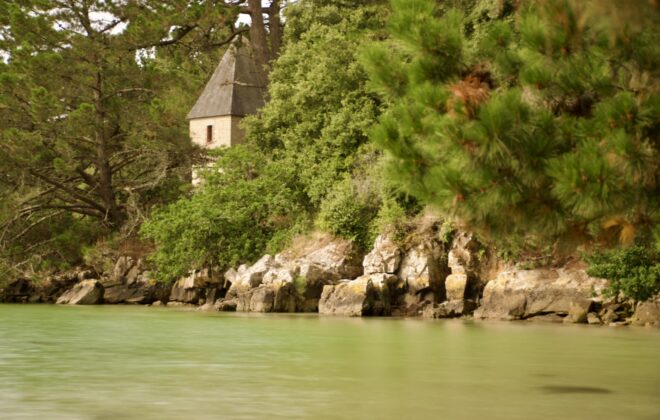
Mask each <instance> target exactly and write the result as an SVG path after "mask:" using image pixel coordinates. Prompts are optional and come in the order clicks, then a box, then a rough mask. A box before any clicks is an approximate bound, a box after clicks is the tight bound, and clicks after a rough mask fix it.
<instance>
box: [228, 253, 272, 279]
mask: <svg viewBox="0 0 660 420" xmlns="http://www.w3.org/2000/svg"><path fill="white" fill-rule="evenodd" d="M273 263H274V259H273V257H271V256H270V255H264V256H263V257H261V258H260V259H259V260H258V261H257V262H256V263H254V264H253V265H251V266H250V267H245V266H241V267H239V269H238V272H237V275H236V277H235V282H236V283H243V284H247V285H249V286H250V287H257V286H259V285H260V284H261V282H262V281H263V278H264V274H266V273H267V272H268V271H269V270H270V269H271V268H273V266H274V264H273Z"/></svg>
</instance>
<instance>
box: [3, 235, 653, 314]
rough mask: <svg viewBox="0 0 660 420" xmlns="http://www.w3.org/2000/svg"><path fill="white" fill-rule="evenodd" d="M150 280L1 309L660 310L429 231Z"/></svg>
mask: <svg viewBox="0 0 660 420" xmlns="http://www.w3.org/2000/svg"><path fill="white" fill-rule="evenodd" d="M152 273H153V272H152V271H151V270H149V267H148V266H147V264H145V263H144V261H143V260H142V259H139V258H133V257H131V256H122V257H120V258H118V259H117V261H116V262H115V264H114V267H113V269H112V270H110V271H109V272H107V273H98V272H96V271H93V270H84V269H79V270H76V271H73V272H69V273H65V274H62V275H59V276H53V277H49V278H47V279H45V280H44V281H41V282H36V283H35V282H30V281H27V280H24V279H18V280H16V281H14V282H12V283H10V284H9V285H8V286H7V287H5V288H4V289H2V290H0V301H4V302H23V303H39V302H44V303H58V304H140V305H152V306H163V305H167V306H175V307H176V306H190V307H198V309H200V310H205V311H225V312H229V311H236V312H260V313H268V312H279V313H293V312H301V313H319V314H321V315H340V316H349V317H360V316H399V317H423V318H461V317H462V318H472V319H489V320H531V321H542V322H562V323H579V324H592V325H611V326H621V325H628V324H635V325H650V326H656V327H658V326H660V299H657V298H656V299H651V300H649V301H647V302H642V303H635V302H633V301H631V300H628V299H623V298H621V297H618V298H612V297H607V296H606V295H605V293H604V292H605V290H606V287H607V280H605V279H599V278H594V277H590V276H589V275H587V273H586V271H585V266H584V264H581V263H580V262H579V261H577V262H576V261H572V262H570V263H568V264H564V265H563V266H558V267H543V268H534V269H523V268H520V265H516V264H513V263H511V262H504V261H502V260H500V259H498V258H497V257H496V255H495V253H494V252H492V250H490V249H488V248H486V247H485V246H483V245H482V244H480V243H479V242H478V241H477V240H476V239H475V238H474V237H472V236H471V235H470V234H467V233H461V232H453V233H452V234H451V235H448V234H447V233H446V232H443V231H442V230H441V229H440V228H439V227H438V225H437V224H434V223H427V224H426V225H425V226H423V227H421V228H419V229H418V231H417V232H415V234H413V235H411V236H410V237H409V238H408V240H407V241H406V242H405V243H400V242H396V241H395V240H393V239H392V238H391V237H390V236H388V235H381V236H379V237H378V238H377V240H376V241H375V243H374V246H373V248H372V249H371V250H370V251H369V252H367V253H364V252H361V251H360V250H359V249H358V248H357V247H356V246H355V245H354V244H353V243H351V242H349V241H345V240H339V239H336V238H328V237H324V238H314V240H311V241H308V242H307V243H304V244H298V246H297V247H292V248H291V249H289V250H287V251H286V252H283V253H281V254H278V255H275V256H270V255H265V256H264V257H262V258H261V259H259V260H258V261H257V262H255V263H254V264H252V265H242V266H240V267H237V268H236V269H230V270H228V271H226V272H225V273H219V272H218V271H217V270H211V269H203V270H196V271H193V272H191V273H190V274H189V275H188V276H186V277H183V278H180V279H178V280H177V281H176V282H174V283H173V284H165V283H162V282H159V281H157V280H156V279H155V277H154V275H153V274H152Z"/></svg>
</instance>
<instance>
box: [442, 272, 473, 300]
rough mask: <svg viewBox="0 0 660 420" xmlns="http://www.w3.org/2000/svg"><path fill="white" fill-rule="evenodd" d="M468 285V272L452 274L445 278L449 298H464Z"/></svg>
mask: <svg viewBox="0 0 660 420" xmlns="http://www.w3.org/2000/svg"><path fill="white" fill-rule="evenodd" d="M467 287H468V276H467V274H450V275H448V276H447V279H446V280H445V290H446V291H447V299H448V300H463V299H465V298H466V292H467Z"/></svg>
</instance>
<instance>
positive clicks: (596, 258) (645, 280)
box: [587, 246, 660, 301]
mask: <svg viewBox="0 0 660 420" xmlns="http://www.w3.org/2000/svg"><path fill="white" fill-rule="evenodd" d="M587 260H588V261H589V263H591V267H589V269H588V270H587V273H588V274H589V275H590V276H595V277H603V278H606V279H608V280H609V281H610V285H609V287H608V290H607V292H608V294H609V295H611V296H616V295H618V294H619V292H623V294H624V295H625V296H627V297H630V298H633V299H635V300H638V301H644V300H647V299H649V298H651V297H652V296H654V295H655V294H658V293H660V261H658V256H657V254H655V253H654V252H653V251H650V250H649V249H647V248H643V247H641V246H634V247H631V248H625V249H614V250H610V251H606V252H602V253H597V254H594V255H591V256H590V257H588V258H587Z"/></svg>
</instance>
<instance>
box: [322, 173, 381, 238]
mask: <svg viewBox="0 0 660 420" xmlns="http://www.w3.org/2000/svg"><path fill="white" fill-rule="evenodd" d="M378 208H379V202H378V198H377V197H376V195H375V194H374V193H373V191H371V189H370V188H368V187H367V188H362V189H361V188H360V187H359V185H357V183H356V182H354V181H353V180H352V179H351V178H345V179H344V180H343V181H342V182H340V183H338V184H336V185H335V186H334V188H333V189H332V191H330V193H329V194H328V197H326V199H325V200H324V201H323V202H322V203H321V209H320V211H319V214H318V219H317V221H318V224H319V227H320V228H321V229H322V230H324V231H326V232H328V233H331V234H333V235H337V236H340V237H342V238H345V239H349V240H352V241H354V242H355V243H356V244H358V246H360V247H362V248H366V247H368V246H369V244H370V239H371V237H370V235H369V233H370V229H369V226H370V225H371V222H372V221H373V220H374V218H375V217H376V215H377V214H378Z"/></svg>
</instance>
